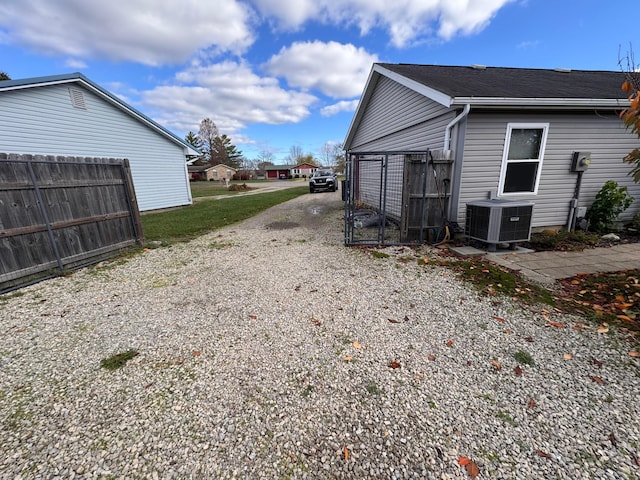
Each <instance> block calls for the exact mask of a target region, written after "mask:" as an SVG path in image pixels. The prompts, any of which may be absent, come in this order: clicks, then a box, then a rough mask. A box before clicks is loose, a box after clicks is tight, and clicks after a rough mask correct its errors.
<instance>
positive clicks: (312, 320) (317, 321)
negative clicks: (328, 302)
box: [311, 318, 322, 327]
mask: <svg viewBox="0 0 640 480" xmlns="http://www.w3.org/2000/svg"><path fill="white" fill-rule="evenodd" d="M311 323H313V324H314V325H315V326H316V327H319V326H320V325H322V322H321V321H320V320H318V319H317V318H312V319H311Z"/></svg>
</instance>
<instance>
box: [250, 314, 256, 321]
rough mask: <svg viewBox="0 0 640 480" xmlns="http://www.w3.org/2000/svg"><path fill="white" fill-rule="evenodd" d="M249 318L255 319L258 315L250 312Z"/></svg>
mask: <svg viewBox="0 0 640 480" xmlns="http://www.w3.org/2000/svg"><path fill="white" fill-rule="evenodd" d="M249 318H250V319H251V320H255V319H256V318H258V316H257V315H254V314H250V315H249Z"/></svg>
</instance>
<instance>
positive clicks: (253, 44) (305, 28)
mask: <svg viewBox="0 0 640 480" xmlns="http://www.w3.org/2000/svg"><path fill="white" fill-rule="evenodd" d="M637 9H638V6H637V2H636V1H635V0H633V1H632V0H609V1H606V0H393V1H390V0H209V1H205V0H127V1H126V2H124V1H123V0H112V1H111V2H105V1H104V0H3V1H2V3H0V70H1V71H5V72H6V73H8V74H9V75H10V76H11V78H14V79H17V78H26V77H37V76H45V75H54V74H59V73H67V72H75V71H79V72H82V73H83V74H84V75H86V76H87V77H89V78H90V79H91V80H93V81H94V82H96V83H98V84H100V85H101V86H103V87H104V88H106V89H107V90H109V91H111V92H112V93H114V94H116V95H118V96H120V97H121V98H122V99H123V100H125V101H126V102H128V103H129V104H130V105H132V106H134V107H135V108H137V109H138V110H140V111H142V112H143V113H145V114H146V115H148V116H150V117H152V118H153V119H154V120H156V121H158V122H159V123H161V124H162V125H164V126H165V127H167V128H168V129H170V130H171V131H173V132H175V133H176V134H177V135H179V136H181V137H184V135H185V134H186V133H187V132H188V131H190V130H192V131H194V132H196V133H197V131H198V125H199V123H200V121H201V120H202V119H203V118H206V117H208V118H211V119H212V120H213V121H214V122H215V123H216V125H217V126H218V128H219V130H220V132H221V133H225V134H227V135H229V136H230V137H231V140H232V143H234V144H235V145H237V146H238V148H239V149H240V150H242V152H243V153H244V155H245V157H247V158H249V159H254V158H257V157H259V156H260V155H261V153H262V152H270V153H271V154H272V155H273V159H274V161H275V163H284V162H285V159H286V157H287V155H288V154H289V151H290V148H291V146H293V145H296V146H299V147H301V149H302V150H303V152H304V153H311V154H314V155H316V156H317V157H318V158H319V159H322V153H321V152H322V147H323V145H327V144H335V143H338V142H341V141H342V140H343V139H344V137H345V135H346V132H347V129H348V128H349V124H350V122H351V118H352V116H353V112H354V110H355V107H356V105H357V102H358V99H359V96H360V93H361V92H362V90H363V88H364V85H365V82H366V79H367V77H368V75H369V71H370V69H371V65H372V63H373V62H389V63H423V64H437V65H471V64H483V65H487V66H500V67H529V68H556V67H563V68H571V69H584V70H618V69H619V67H618V57H619V52H621V53H622V55H626V53H627V52H628V51H629V48H630V45H632V46H635V48H636V50H638V51H639V52H640V38H639V37H640V34H639V33H638V29H637V28H635V26H634V25H633V24H632V23H631V22H632V18H633V16H634V15H633V13H632V12H637ZM638 56H639V59H640V53H638ZM639 61H640V60H639Z"/></svg>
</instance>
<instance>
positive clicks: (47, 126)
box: [0, 73, 199, 211]
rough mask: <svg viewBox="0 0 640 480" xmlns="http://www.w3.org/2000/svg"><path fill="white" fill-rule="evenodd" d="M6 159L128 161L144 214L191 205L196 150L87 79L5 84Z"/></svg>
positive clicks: (2, 128) (0, 93)
mask: <svg viewBox="0 0 640 480" xmlns="http://www.w3.org/2000/svg"><path fill="white" fill-rule="evenodd" d="M0 112H1V114H0V153H9V154H11V153H17V154H32V155H56V156H77V157H109V158H126V159H128V160H129V162H130V165H131V173H132V176H133V183H134V186H135V191H136V196H137V200H138V205H139V208H140V210H142V211H144V210H154V209H160V208H167V207H174V206H179V205H189V204H191V201H192V199H191V192H190V189H189V180H188V174H187V167H186V159H187V156H189V155H198V154H199V152H197V151H195V150H194V149H193V147H192V146H190V145H189V144H187V143H186V142H184V141H183V140H182V139H180V138H179V137H177V136H176V135H174V134H173V133H171V132H170V131H168V130H167V129H166V128H164V127H162V126H161V125H159V124H158V123H156V122H154V121H153V120H151V119H150V118H148V117H146V116H145V115H143V114H142V113H140V112H139V111H137V110H136V109H134V108H132V107H131V106H129V105H127V104H126V103H125V102H123V101H122V100H120V99H119V98H117V97H116V96H114V95H112V94H111V93H109V92H108V91H106V90H105V89H103V88H102V87H100V86H99V85H97V84H95V83H94V82H92V81H91V80H89V79H88V78H86V77H85V76H84V75H82V74H80V73H71V74H65V75H55V76H48V77H38V78H26V79H20V80H7V81H0Z"/></svg>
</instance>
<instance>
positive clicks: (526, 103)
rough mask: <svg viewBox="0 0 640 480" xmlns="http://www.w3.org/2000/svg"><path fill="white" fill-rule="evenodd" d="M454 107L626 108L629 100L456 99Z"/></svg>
mask: <svg viewBox="0 0 640 480" xmlns="http://www.w3.org/2000/svg"><path fill="white" fill-rule="evenodd" d="M451 103H452V106H463V105H467V104H469V105H471V106H477V107H525V108H549V107H555V108H626V107H628V106H629V100H628V99H612V98H605V99H597V98H507V97H501V98H498V97H455V98H454V99H453V101H452V102H451Z"/></svg>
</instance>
